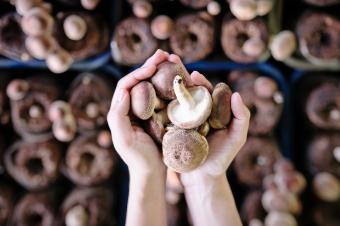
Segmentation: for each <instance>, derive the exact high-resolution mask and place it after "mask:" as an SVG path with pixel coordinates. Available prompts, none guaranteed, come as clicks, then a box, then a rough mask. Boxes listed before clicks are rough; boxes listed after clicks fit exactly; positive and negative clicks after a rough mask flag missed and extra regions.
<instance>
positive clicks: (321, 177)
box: [313, 172, 340, 202]
mask: <svg viewBox="0 0 340 226" xmlns="http://www.w3.org/2000/svg"><path fill="white" fill-rule="evenodd" d="M313 189H314V192H315V194H316V195H317V196H318V197H319V198H320V199H321V200H323V201H326V202H336V201H337V200H339V199H340V182H339V180H338V179H337V178H336V177H335V176H333V175H332V174H330V173H326V172H322V173H318V174H317V175H316V176H315V177H314V179H313Z"/></svg>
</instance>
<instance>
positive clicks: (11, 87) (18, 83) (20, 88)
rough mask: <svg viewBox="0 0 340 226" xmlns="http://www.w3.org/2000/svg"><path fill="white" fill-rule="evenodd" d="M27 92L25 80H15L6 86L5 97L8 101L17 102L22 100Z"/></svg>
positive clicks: (27, 86)
mask: <svg viewBox="0 0 340 226" xmlns="http://www.w3.org/2000/svg"><path fill="white" fill-rule="evenodd" d="M28 90H29V84H28V83H27V82H26V81H25V80H21V79H15V80H13V81H11V82H10V83H9V84H8V86H7V90H6V92H7V96H8V97H9V99H11V100H14V101H17V100H21V99H22V98H24V97H25V96H26V94H27V92H28Z"/></svg>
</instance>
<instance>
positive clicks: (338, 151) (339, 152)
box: [333, 146, 340, 163]
mask: <svg viewBox="0 0 340 226" xmlns="http://www.w3.org/2000/svg"><path fill="white" fill-rule="evenodd" d="M333 156H334V159H335V160H336V161H337V162H338V163H340V146H338V147H335V148H334V149H333Z"/></svg>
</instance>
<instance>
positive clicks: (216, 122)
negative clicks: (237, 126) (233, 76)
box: [209, 83, 232, 129]
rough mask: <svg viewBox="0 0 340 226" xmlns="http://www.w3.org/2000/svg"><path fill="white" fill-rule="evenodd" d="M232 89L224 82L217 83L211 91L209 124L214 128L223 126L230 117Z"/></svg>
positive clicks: (227, 122)
mask: <svg viewBox="0 0 340 226" xmlns="http://www.w3.org/2000/svg"><path fill="white" fill-rule="evenodd" d="M231 95H232V91H231V90H230V88H229V86H228V85H227V84H225V83H218V84H217V85H216V86H215V88H214V90H213V93H212V110H211V114H210V117H209V124H210V126H211V127H212V128H214V129H223V128H225V127H226V126H227V125H228V124H229V122H230V119H231Z"/></svg>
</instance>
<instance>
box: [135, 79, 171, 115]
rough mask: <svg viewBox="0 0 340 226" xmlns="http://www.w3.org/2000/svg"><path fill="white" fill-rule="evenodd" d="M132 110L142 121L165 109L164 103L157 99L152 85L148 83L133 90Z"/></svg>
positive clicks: (138, 85) (144, 82)
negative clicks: (156, 111)
mask: <svg viewBox="0 0 340 226" xmlns="http://www.w3.org/2000/svg"><path fill="white" fill-rule="evenodd" d="M130 94H131V110H132V112H133V114H134V115H135V116H137V117H138V118H140V119H142V120H147V119H149V118H150V117H151V116H152V114H153V113H154V111H155V110H158V109H162V108H164V107H165V106H164V102H163V101H161V100H160V99H158V98H157V96H156V91H155V89H154V88H153V86H152V84H151V83H150V82H147V81H142V82H140V83H138V84H137V85H136V86H134V87H133V88H132V89H131V92H130Z"/></svg>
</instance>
